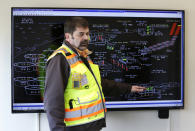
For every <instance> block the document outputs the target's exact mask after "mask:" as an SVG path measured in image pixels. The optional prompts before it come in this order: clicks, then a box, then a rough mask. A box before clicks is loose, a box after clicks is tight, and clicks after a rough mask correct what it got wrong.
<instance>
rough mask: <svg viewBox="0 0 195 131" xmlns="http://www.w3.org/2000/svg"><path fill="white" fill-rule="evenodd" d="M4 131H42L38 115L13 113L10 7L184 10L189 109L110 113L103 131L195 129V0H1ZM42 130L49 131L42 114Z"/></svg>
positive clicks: (0, 130)
mask: <svg viewBox="0 0 195 131" xmlns="http://www.w3.org/2000/svg"><path fill="white" fill-rule="evenodd" d="M0 3H1V5H0V7H1V8H0V60H1V61H0V67H1V68H0V89H1V90H0V131H13V130H14V131H27V130H28V131H38V128H37V125H38V123H37V114H11V10H10V7H83V8H84V7H88V8H135V9H184V10H185V11H186V26H185V27H186V28H185V29H186V30H185V33H186V41H185V42H186V43H185V44H186V45H185V52H186V55H185V109H184V110H171V111H170V118H169V119H158V117H157V111H154V110H153V111H126V112H109V113H108V117H107V128H105V129H104V130H103V131H119V130H122V131H194V130H195V124H194V121H195V102H194V100H195V98H194V92H195V58H194V55H195V51H194V50H195V44H194V41H195V39H194V38H195V37H194V35H195V24H194V23H195V8H194V5H195V2H194V0H107V1H106V0H93V1H92V0H69V1H67V0H31V1H30V0H0ZM40 124H41V127H40V130H41V131H48V130H49V128H48V123H47V119H46V115H45V114H41V121H40Z"/></svg>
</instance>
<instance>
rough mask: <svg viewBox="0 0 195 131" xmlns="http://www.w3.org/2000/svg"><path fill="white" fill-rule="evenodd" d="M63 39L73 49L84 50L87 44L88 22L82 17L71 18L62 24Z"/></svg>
mask: <svg viewBox="0 0 195 131" xmlns="http://www.w3.org/2000/svg"><path fill="white" fill-rule="evenodd" d="M64 34H65V39H66V41H67V42H69V43H70V44H71V45H72V46H73V47H75V48H78V49H79V50H85V49H87V48H88V44H89V28H88V22H87V20H86V19H84V18H82V17H71V18H70V19H67V21H66V22H65V24H64Z"/></svg>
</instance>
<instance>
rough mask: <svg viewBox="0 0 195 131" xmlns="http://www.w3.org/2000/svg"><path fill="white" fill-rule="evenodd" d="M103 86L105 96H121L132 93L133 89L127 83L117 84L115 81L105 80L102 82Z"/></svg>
mask: <svg viewBox="0 0 195 131" xmlns="http://www.w3.org/2000/svg"><path fill="white" fill-rule="evenodd" d="M101 85H102V90H103V93H104V95H105V96H120V94H125V93H130V92H131V87H132V86H131V85H130V84H127V83H120V82H115V81H114V80H108V79H103V78H102V81H101Z"/></svg>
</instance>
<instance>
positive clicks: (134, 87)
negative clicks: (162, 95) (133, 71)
mask: <svg viewBox="0 0 195 131" xmlns="http://www.w3.org/2000/svg"><path fill="white" fill-rule="evenodd" d="M144 90H146V87H143V86H135V85H134V86H132V87H131V92H142V91H144Z"/></svg>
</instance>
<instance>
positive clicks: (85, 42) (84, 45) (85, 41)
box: [78, 40, 89, 51]
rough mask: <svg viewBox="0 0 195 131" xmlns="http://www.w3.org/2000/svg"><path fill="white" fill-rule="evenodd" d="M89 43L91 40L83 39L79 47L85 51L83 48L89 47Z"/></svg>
mask: <svg viewBox="0 0 195 131" xmlns="http://www.w3.org/2000/svg"><path fill="white" fill-rule="evenodd" d="M88 45H89V41H88V40H84V41H81V43H80V45H79V47H78V49H79V50H82V51H83V50H85V49H87V48H88Z"/></svg>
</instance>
